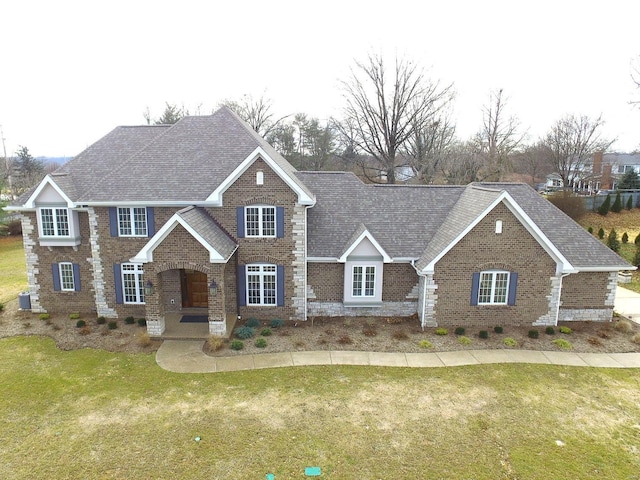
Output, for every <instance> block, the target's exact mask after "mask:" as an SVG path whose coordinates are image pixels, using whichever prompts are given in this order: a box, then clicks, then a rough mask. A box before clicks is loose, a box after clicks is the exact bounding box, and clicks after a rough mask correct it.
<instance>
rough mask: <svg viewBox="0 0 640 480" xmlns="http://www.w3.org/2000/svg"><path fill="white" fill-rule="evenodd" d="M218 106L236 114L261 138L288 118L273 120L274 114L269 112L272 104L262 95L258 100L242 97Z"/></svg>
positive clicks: (249, 96) (248, 96)
mask: <svg viewBox="0 0 640 480" xmlns="http://www.w3.org/2000/svg"><path fill="white" fill-rule="evenodd" d="M220 105H224V106H226V107H228V108H230V109H231V110H233V111H234V112H236V113H237V114H238V116H239V117H240V118H242V119H243V120H244V121H245V122H247V123H248V124H249V125H250V126H251V128H253V129H254V130H255V131H256V132H258V134H259V135H260V136H261V137H265V138H266V137H267V136H268V135H269V133H271V131H273V129H275V128H276V127H277V126H278V125H279V124H280V122H282V121H283V120H284V119H285V118H287V117H288V116H289V115H285V116H284V117H280V118H278V119H275V120H274V114H273V112H272V111H271V107H272V102H271V100H270V99H268V98H265V96H264V94H262V95H261V96H260V98H258V99H254V98H253V97H252V96H251V95H243V96H242V98H241V99H240V100H225V101H223V102H222V103H221V104H220Z"/></svg>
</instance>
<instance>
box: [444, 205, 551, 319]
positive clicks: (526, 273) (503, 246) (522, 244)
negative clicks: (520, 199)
mask: <svg viewBox="0 0 640 480" xmlns="http://www.w3.org/2000/svg"><path fill="white" fill-rule="evenodd" d="M496 220H502V222H503V225H502V233H501V234H496V233H495V223H496ZM494 268H495V269H504V270H507V271H512V272H518V289H517V296H516V305H515V306H506V305H505V306H502V305H501V306H471V305H470V299H471V279H472V274H473V273H474V272H479V271H482V270H488V269H494ZM555 268H556V265H555V262H554V261H553V260H552V259H551V257H549V255H547V253H546V252H545V251H544V249H543V248H542V247H541V246H540V245H539V244H538V242H537V241H536V240H535V239H534V238H533V237H532V236H531V235H530V234H529V232H528V231H527V230H526V229H525V228H524V226H523V225H522V224H521V223H520V222H519V221H518V219H517V218H516V217H515V216H514V215H513V214H512V213H511V212H510V211H509V210H508V208H507V207H506V206H505V205H504V204H500V205H498V206H496V208H494V210H493V211H492V212H490V213H489V214H488V215H487V216H486V217H485V218H484V219H483V220H482V221H480V222H479V223H478V225H476V226H475V227H474V228H473V230H471V231H470V232H469V233H468V234H467V235H466V236H465V237H464V238H463V239H462V240H461V241H460V242H459V243H458V244H457V245H456V246H454V247H453V248H452V249H451V250H450V251H449V252H448V253H447V254H446V255H445V256H444V257H443V258H442V259H441V260H440V261H439V262H438V263H437V265H436V268H435V273H434V280H435V284H436V285H437V290H436V292H435V293H436V294H437V301H436V305H435V320H436V321H437V323H438V325H461V326H471V325H474V326H485V327H491V326H494V325H530V324H532V323H533V322H535V321H536V320H537V319H538V318H539V317H541V316H543V315H545V314H546V313H547V312H548V309H549V305H548V300H547V296H548V295H549V292H550V288H551V277H552V276H553V275H554V274H555Z"/></svg>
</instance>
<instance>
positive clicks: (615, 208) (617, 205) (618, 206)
mask: <svg viewBox="0 0 640 480" xmlns="http://www.w3.org/2000/svg"><path fill="white" fill-rule="evenodd" d="M611 211H612V212H614V213H620V212H621V211H622V198H620V192H617V193H616V199H615V200H614V201H613V205H611Z"/></svg>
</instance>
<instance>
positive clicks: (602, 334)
mask: <svg viewBox="0 0 640 480" xmlns="http://www.w3.org/2000/svg"><path fill="white" fill-rule="evenodd" d="M598 336H599V337H600V338H603V339H605V340H608V339H609V338H611V335H609V332H607V331H606V330H598Z"/></svg>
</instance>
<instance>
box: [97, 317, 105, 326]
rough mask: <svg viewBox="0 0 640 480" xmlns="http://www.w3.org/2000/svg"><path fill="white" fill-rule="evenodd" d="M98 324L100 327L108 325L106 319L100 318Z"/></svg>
mask: <svg viewBox="0 0 640 480" xmlns="http://www.w3.org/2000/svg"><path fill="white" fill-rule="evenodd" d="M96 322H97V323H98V325H104V324H105V323H107V319H106V318H105V317H98V318H97V320H96Z"/></svg>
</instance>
